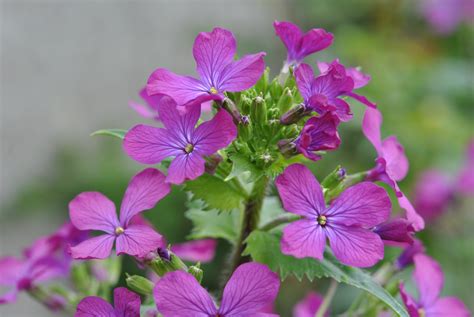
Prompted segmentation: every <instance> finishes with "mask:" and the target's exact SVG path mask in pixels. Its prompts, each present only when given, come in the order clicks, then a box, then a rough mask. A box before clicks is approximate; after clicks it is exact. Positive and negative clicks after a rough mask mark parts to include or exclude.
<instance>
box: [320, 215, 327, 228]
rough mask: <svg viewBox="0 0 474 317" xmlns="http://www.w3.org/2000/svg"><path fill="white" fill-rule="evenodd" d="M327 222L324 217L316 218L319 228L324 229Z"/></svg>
mask: <svg viewBox="0 0 474 317" xmlns="http://www.w3.org/2000/svg"><path fill="white" fill-rule="evenodd" d="M327 222H328V219H327V218H326V216H318V223H319V224H320V225H321V226H323V227H324V226H325V225H326V223H327Z"/></svg>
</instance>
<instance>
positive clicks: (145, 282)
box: [125, 274, 154, 295]
mask: <svg viewBox="0 0 474 317" xmlns="http://www.w3.org/2000/svg"><path fill="white" fill-rule="evenodd" d="M125 282H126V283H127V286H128V287H129V288H130V289H131V290H132V291H134V292H137V293H139V294H142V295H150V294H151V293H152V292H153V287H154V285H153V282H152V281H150V280H149V279H147V278H144V277H143V276H140V275H128V274H127V278H126V279H125Z"/></svg>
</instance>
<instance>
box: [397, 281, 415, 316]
mask: <svg viewBox="0 0 474 317" xmlns="http://www.w3.org/2000/svg"><path fill="white" fill-rule="evenodd" d="M399 288H400V296H401V297H402V301H403V303H404V304H405V307H406V308H407V311H408V314H409V315H410V317H420V314H419V313H418V305H417V303H416V301H415V300H414V299H413V297H411V296H410V294H408V293H407V292H406V291H405V285H404V284H403V283H400V286H399Z"/></svg>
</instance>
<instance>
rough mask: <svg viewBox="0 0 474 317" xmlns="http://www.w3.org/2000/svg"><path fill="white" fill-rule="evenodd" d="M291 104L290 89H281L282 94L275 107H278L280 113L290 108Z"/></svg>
mask: <svg viewBox="0 0 474 317" xmlns="http://www.w3.org/2000/svg"><path fill="white" fill-rule="evenodd" d="M292 104H293V95H292V94H291V89H290V88H288V87H286V88H285V90H283V94H282V95H281V97H280V99H279V100H278V103H277V107H278V109H280V111H281V113H285V112H287V111H288V109H290V107H291V105H292Z"/></svg>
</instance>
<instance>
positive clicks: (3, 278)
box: [0, 256, 25, 286]
mask: <svg viewBox="0 0 474 317" xmlns="http://www.w3.org/2000/svg"><path fill="white" fill-rule="evenodd" d="M24 271H25V261H24V260H20V259H17V258H15V257H12V256H5V257H2V258H0V285H2V286H15V285H16V283H17V281H18V280H19V279H21V277H22V276H23V274H24Z"/></svg>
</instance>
